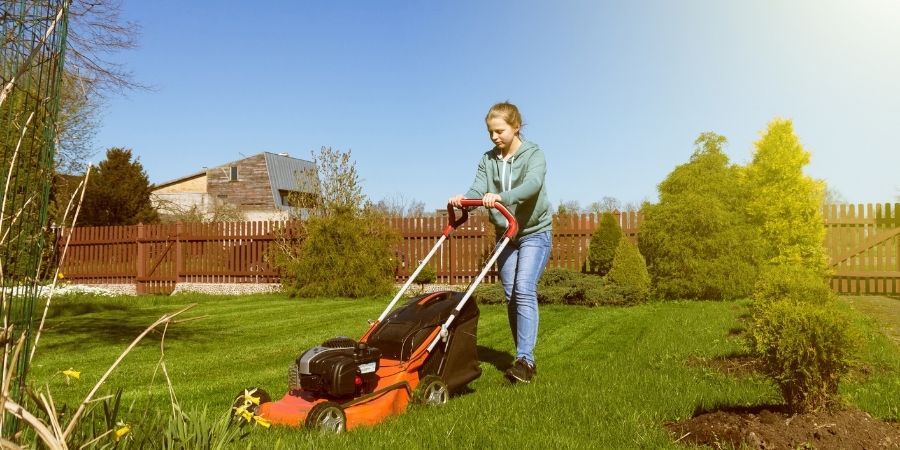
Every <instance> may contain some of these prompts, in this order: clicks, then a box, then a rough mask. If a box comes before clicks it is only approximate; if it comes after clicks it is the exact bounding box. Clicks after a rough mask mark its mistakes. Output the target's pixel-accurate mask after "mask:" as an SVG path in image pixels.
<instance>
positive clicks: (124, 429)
mask: <svg viewBox="0 0 900 450" xmlns="http://www.w3.org/2000/svg"><path fill="white" fill-rule="evenodd" d="M119 425H120V426H119V428H118V429H116V441H118V440H119V439H122V437H123V436H125V435H126V434H128V433H130V432H131V427H129V426H128V425H126V424H122V423H119Z"/></svg>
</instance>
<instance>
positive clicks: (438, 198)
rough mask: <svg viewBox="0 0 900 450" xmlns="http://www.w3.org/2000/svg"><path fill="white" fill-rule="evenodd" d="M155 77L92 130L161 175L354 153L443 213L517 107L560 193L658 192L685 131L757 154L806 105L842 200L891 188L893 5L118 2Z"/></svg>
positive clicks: (127, 60) (379, 184) (808, 123)
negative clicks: (270, 158)
mask: <svg viewBox="0 0 900 450" xmlns="http://www.w3.org/2000/svg"><path fill="white" fill-rule="evenodd" d="M123 9H124V10H123V15H124V18H125V19H127V20H130V21H134V22H137V23H138V24H139V25H140V27H141V30H142V33H141V35H140V37H139V45H140V47H139V48H138V49H135V50H129V51H127V52H123V53H121V54H117V55H113V56H112V59H114V60H115V61H117V62H120V63H122V64H124V65H125V66H126V67H127V68H128V69H129V70H130V71H132V72H133V75H134V77H135V79H136V81H138V82H140V83H144V84H147V85H150V86H152V89H150V90H137V91H132V92H130V93H127V94H126V95H121V96H114V97H110V98H109V99H108V100H107V102H106V107H105V110H104V115H103V117H102V125H101V128H100V130H99V132H98V134H97V137H96V139H95V146H96V149H97V152H96V154H95V156H94V158H95V161H94V162H98V161H99V160H100V159H102V158H103V156H104V150H105V149H106V148H109V147H126V148H131V149H133V152H134V154H135V155H136V156H138V157H139V160H140V162H141V163H142V165H143V166H144V168H145V170H146V172H147V174H148V175H149V177H150V181H151V182H154V183H160V182H164V181H168V180H172V179H175V178H178V177H181V176H183V175H187V174H191V173H194V172H197V171H198V170H201V168H202V167H204V166H209V167H212V166H217V165H221V164H225V163H227V162H230V161H234V160H237V159H241V158H243V157H245V156H250V155H253V154H257V153H259V152H263V151H270V152H275V153H278V152H287V153H289V154H290V155H291V156H294V157H298V158H303V159H311V154H312V152H313V151H317V150H318V149H320V148H321V147H322V146H329V147H332V148H335V149H339V150H342V151H346V150H350V151H352V156H353V158H354V160H355V161H356V164H357V168H358V170H359V173H360V176H361V178H362V184H363V189H364V192H365V193H366V194H367V195H368V196H369V197H370V198H371V199H372V200H374V201H378V200H382V199H400V200H404V201H411V200H416V201H421V202H424V203H425V205H426V208H427V209H429V210H430V209H438V208H443V207H444V205H445V204H446V201H447V198H448V197H449V196H451V195H453V194H456V193H462V192H465V191H466V190H467V188H468V187H469V185H470V184H471V182H472V179H473V177H474V173H475V168H476V165H477V162H478V159H479V158H480V156H481V154H482V153H483V152H484V151H486V150H489V149H490V148H491V146H492V144H491V142H490V141H489V139H488V135H487V132H486V129H485V124H484V116H485V114H486V113H487V110H488V108H489V107H490V106H491V105H492V104H494V103H496V102H499V101H504V100H509V101H511V102H513V103H515V104H516V105H518V107H519V108H520V110H521V112H522V115H523V117H524V121H525V127H524V128H523V130H522V133H523V135H524V136H525V138H526V139H528V140H530V141H533V142H535V143H537V144H538V145H540V146H541V148H542V149H543V150H544V152H545V155H546V158H547V163H548V173H547V177H546V184H547V189H548V193H549V196H550V199H551V200H552V201H553V202H554V203H557V204H558V203H559V202H561V201H577V202H579V203H580V204H581V205H582V206H587V205H588V204H590V203H591V202H594V201H598V200H600V199H601V198H603V197H613V198H616V199H618V200H620V201H621V202H622V203H634V204H637V203H640V202H641V201H645V200H646V201H655V200H656V198H657V190H656V189H657V185H658V184H659V183H660V182H661V181H662V180H663V179H664V178H665V177H666V175H667V174H668V173H669V172H670V171H671V170H672V169H674V168H675V167H676V166H677V165H679V164H683V163H685V162H687V161H688V159H689V158H690V156H691V154H692V153H693V151H694V144H693V142H694V140H695V139H696V138H697V136H698V135H699V134H700V133H703V132H706V131H713V132H715V133H718V134H721V135H724V136H725V137H726V138H727V139H728V143H727V145H726V147H725V151H726V153H727V154H728V155H729V157H730V159H731V161H732V162H734V163H737V164H746V163H748V162H749V161H750V160H751V158H752V155H753V148H754V147H753V146H754V142H756V141H757V140H758V139H759V137H760V133H761V132H762V131H764V130H765V129H766V126H767V124H768V123H769V122H770V121H771V120H773V119H775V118H788V119H791V120H793V123H794V127H795V131H796V133H797V135H798V136H799V138H800V141H801V143H802V144H803V146H804V148H805V149H806V150H807V151H809V152H810V153H811V155H812V158H811V163H810V164H809V165H808V166H807V167H806V169H805V171H806V173H807V174H808V175H810V176H812V177H815V178H818V179H823V180H825V181H826V182H827V184H828V186H829V188H830V189H831V190H832V191H834V192H836V193H837V194H838V195H839V197H840V198H842V199H843V200H845V201H847V202H861V203H869V202H875V203H877V202H894V201H900V81H898V80H900V26H898V25H897V24H900V2H898V1H895V0H861V1H855V2H854V1H849V0H848V1H837V0H826V1H822V0H820V1H807V0H792V1H780V0H747V1H720V0H703V1H701V0H681V1H674V0H673V1H663V0H638V1H628V2H621V1H574V0H562V1H553V2H545V1H531V0H525V1H515V2H513V1H505V2H500V1H494V0H481V1H470V0H461V1H411V0H410V1H400V0H384V1H375V0H359V1H351V0H328V1H324V0H316V1H312V0H291V1H274V0H273V1H259V2H250V1H245V2H238V1H216V2H213V1H201V0H197V1H183V0H179V1H174V0H157V1H153V2H147V1H139V0H124V2H123Z"/></svg>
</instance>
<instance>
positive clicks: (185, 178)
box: [150, 169, 206, 191]
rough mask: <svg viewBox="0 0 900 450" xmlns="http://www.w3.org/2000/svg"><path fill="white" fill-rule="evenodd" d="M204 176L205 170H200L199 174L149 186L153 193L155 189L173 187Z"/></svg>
mask: <svg viewBox="0 0 900 450" xmlns="http://www.w3.org/2000/svg"><path fill="white" fill-rule="evenodd" d="M204 175H206V169H203V170H201V171H199V172H194V173H192V174H189V175H185V176H183V177H178V178H175V179H172V180H169V181H163V182H162V183H159V184H154V185H151V186H150V189H151V190H154V191H155V190H157V189H161V188H164V187H166V186H171V185H173V184H178V183H183V182H185V181H187V180H191V179H194V178H198V177H202V176H204Z"/></svg>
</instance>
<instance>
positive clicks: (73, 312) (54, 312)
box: [35, 299, 131, 320]
mask: <svg viewBox="0 0 900 450" xmlns="http://www.w3.org/2000/svg"><path fill="white" fill-rule="evenodd" d="M129 309H131V308H130V307H129V306H128V305H115V304H108V303H86V302H84V303H82V302H71V303H65V302H63V301H60V300H58V299H54V300H53V303H51V304H50V309H48V310H47V318H48V319H55V318H59V317H75V316H83V315H85V314H93V313H102V312H109V311H127V310H129ZM43 313H44V310H43V308H35V315H36V320H40V318H41V315H42V314H43Z"/></svg>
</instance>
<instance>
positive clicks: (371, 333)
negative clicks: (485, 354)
mask: <svg viewBox="0 0 900 450" xmlns="http://www.w3.org/2000/svg"><path fill="white" fill-rule="evenodd" d="M462 206H463V209H462V215H461V217H460V218H459V219H457V218H456V214H455V210H454V208H453V206H451V205H448V206H447V213H448V216H449V221H448V224H447V226H446V227H444V230H443V232H442V234H441V236H440V238H439V239H438V241H437V243H436V244H435V245H434V247H433V248H432V249H431V251H430V252H429V253H428V255H427V256H426V257H425V258H424V259H423V260H422V262H421V263H420V264H419V266H418V267H417V268H416V270H415V271H414V272H413V273H412V275H410V276H409V279H408V280H407V281H406V283H405V284H404V285H403V287H402V288H401V289H400V291H399V292H397V294H396V295H395V296H394V298H393V300H391V302H390V303H389V304H388V306H387V308H385V310H384V312H382V313H381V316H380V317H379V318H378V320H375V321H374V322H371V325H370V326H369V328H368V330H366V332H365V333H364V334H363V335H362V337H361V338H359V340H358V341H356V340H353V339H350V338H347V337H336V338H332V339H329V340H327V341H325V342H324V343H322V345H319V346H316V347H313V348H311V349H309V350H306V351H305V352H303V353H301V354H300V356H299V357H297V359H296V361H295V362H294V363H293V364H291V365H290V368H289V370H288V392H287V393H286V394H285V395H284V397H282V398H281V399H280V400H275V401H272V399H271V397H270V396H269V395H268V394H267V393H266V392H265V391H263V390H262V389H258V388H256V389H248V390H246V391H244V393H242V394H241V395H239V396H238V399H237V400H236V402H235V410H236V411H239V412H241V413H242V414H244V415H245V417H246V416H247V414H252V415H256V416H258V417H261V418H262V419H264V420H266V421H268V422H271V423H272V424H277V425H286V426H291V427H301V426H305V427H307V428H310V429H318V430H322V431H328V432H335V433H339V432H342V431H344V430H351V429H353V428H355V427H358V426H361V425H373V424H377V423H379V422H381V421H382V420H384V419H385V418H386V417H388V416H390V415H393V414H400V413H402V412H404V411H405V410H406V407H407V405H408V404H409V403H410V401H412V402H415V403H420V404H425V405H441V404H444V403H446V402H447V401H448V400H449V398H450V393H451V392H453V391H456V390H458V389H459V388H462V387H464V386H465V385H466V384H468V383H469V382H471V381H472V380H475V379H476V378H478V377H479V376H481V367H480V366H479V361H478V354H477V352H476V337H477V331H478V316H479V311H478V306H477V305H476V304H475V302H474V301H471V302H470V301H469V298H470V297H471V296H472V292H474V291H475V288H476V287H477V286H478V284H479V283H481V280H482V279H483V278H484V276H485V275H486V274H487V272H488V270H489V269H490V267H491V266H493V265H494V262H495V261H496V260H497V257H498V256H499V255H500V252H501V251H503V248H504V247H506V245H507V244H508V243H509V241H510V239H512V238H513V237H514V236H515V235H516V233H517V232H518V224H517V223H516V219H515V217H513V215H512V214H510V212H509V210H507V209H506V208H505V207H504V206H503V205H501V204H499V203H497V204H496V206H495V207H496V208H497V210H498V211H500V213H502V214H503V216H504V217H506V220H507V222H508V226H507V228H506V232H505V233H504V234H503V238H502V239H501V241H500V242H499V243H498V244H497V246H496V248H495V249H494V252H493V253H492V254H491V257H490V258H489V260H488V262H487V264H486V265H485V266H484V268H483V269H482V270H481V272H480V273H479V274H478V276H477V277H476V278H475V280H474V281H472V283H471V284H470V285H469V287H468V288H467V289H466V291H465V293H462V292H453V291H442V292H435V293H430V294H425V295H421V296H418V297H414V298H412V299H410V300H408V301H407V302H406V303H405V304H404V305H402V306H400V307H399V308H397V309H396V310H393V308H394V305H396V303H397V302H398V301H399V300H400V298H401V297H402V296H403V294H404V293H405V292H406V290H407V289H408V288H409V286H410V285H411V284H412V282H413V280H415V278H416V276H418V274H419V272H420V271H421V270H422V268H423V267H425V264H427V263H428V261H429V260H430V259H431V257H432V256H434V254H435V253H436V252H437V250H438V249H439V248H440V247H441V245H442V244H443V243H444V241H446V240H447V238H448V237H449V236H450V234H451V233H452V232H453V231H454V230H455V229H456V228H458V227H459V226H460V225H462V224H463V223H465V221H466V220H467V219H468V210H467V208H472V207H478V206H483V204H482V201H481V200H480V199H478V200H475V199H465V200H463V201H462ZM392 310H393V311H392ZM248 399H249V400H248Z"/></svg>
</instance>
